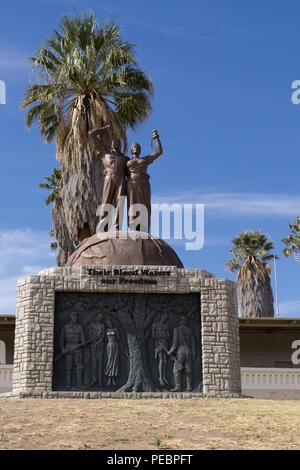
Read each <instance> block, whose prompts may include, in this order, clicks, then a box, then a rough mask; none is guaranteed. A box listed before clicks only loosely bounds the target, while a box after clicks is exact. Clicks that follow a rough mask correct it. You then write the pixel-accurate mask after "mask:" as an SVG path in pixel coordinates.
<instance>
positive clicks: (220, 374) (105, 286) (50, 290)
mask: <svg viewBox="0 0 300 470" xmlns="http://www.w3.org/2000/svg"><path fill="white" fill-rule="evenodd" d="M92 269H95V270H100V269H106V270H107V269H108V267H107V266H103V267H102V268H101V267H99V266H96V267H93V266H91V267H90V266H88V267H87V266H82V267H80V268H50V269H47V270H44V271H42V272H40V273H39V275H37V276H27V277H25V278H22V279H20V280H19V282H18V288H17V313H16V330H15V353H14V354H15V356H14V370H13V390H12V396H71V395H72V396H84V395H86V397H95V398H99V397H102V396H116V395H118V398H119V395H120V394H115V395H114V394H113V393H112V394H105V393H102V394H101V393H94V394H89V393H88V392H77V393H76V392H63V393H61V392H53V389H52V371H53V344H54V338H53V336H54V308H55V292H138V293H148V292H154V293H177V294H180V293H197V292H199V295H200V299H201V325H202V367H203V371H202V372H203V393H202V394H197V396H205V397H231V396H239V394H240V392H241V381H240V355H239V324H238V313H237V300H236V298H237V297H236V287H235V284H234V283H233V282H231V281H228V280H226V279H215V277H214V276H213V275H212V274H210V273H207V272H205V271H203V270H200V269H179V268H176V267H166V266H162V267H157V266H155V267H153V266H112V267H109V269H111V270H114V269H122V270H123V271H124V270H128V271H130V270H133V269H140V270H141V269H143V270H146V269H149V270H159V271H160V272H161V271H168V272H170V274H169V275H167V276H164V275H159V276H153V279H155V280H156V284H149V285H148V284H138V283H136V282H135V280H134V279H135V278H134V276H130V275H127V276H126V279H127V281H128V282H126V283H119V282H116V283H114V284H109V283H103V282H102V280H103V277H102V276H98V275H91V274H90V273H91V270H92ZM128 395H130V394H128V393H126V394H124V396H126V397H127V396H128ZM135 395H137V394H135ZM140 395H141V396H143V395H145V394H143V393H141V394H140ZM147 395H149V394H147ZM161 395H164V396H165V397H167V395H168V397H170V398H171V397H177V396H178V394H176V393H173V394H172V393H170V394H153V397H160V396H161ZM181 395H184V396H191V394H181Z"/></svg>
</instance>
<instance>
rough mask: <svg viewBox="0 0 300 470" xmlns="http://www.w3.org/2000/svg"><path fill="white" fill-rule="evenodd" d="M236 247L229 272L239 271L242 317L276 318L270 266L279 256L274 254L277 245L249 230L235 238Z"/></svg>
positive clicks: (231, 251)
mask: <svg viewBox="0 0 300 470" xmlns="http://www.w3.org/2000/svg"><path fill="white" fill-rule="evenodd" d="M232 243H233V245H234V248H233V249H232V250H230V253H232V254H233V255H234V257H233V258H232V260H230V261H229V262H228V263H227V264H226V268H228V269H230V270H231V272H234V271H236V270H238V271H239V272H238V275H237V286H238V298H239V303H240V307H241V314H242V316H243V317H274V306H273V303H274V300H273V293H272V287H271V282H270V274H271V266H270V264H268V263H266V261H269V260H271V259H273V258H274V256H275V255H273V254H271V251H272V250H273V249H274V246H273V242H272V241H270V237H268V236H266V235H264V234H262V233H261V232H260V231H259V230H256V231H252V230H248V231H245V232H243V233H240V234H239V235H238V236H237V237H235V238H233V240H232ZM275 257H276V258H277V256H275Z"/></svg>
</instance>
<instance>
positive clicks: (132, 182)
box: [126, 129, 163, 232]
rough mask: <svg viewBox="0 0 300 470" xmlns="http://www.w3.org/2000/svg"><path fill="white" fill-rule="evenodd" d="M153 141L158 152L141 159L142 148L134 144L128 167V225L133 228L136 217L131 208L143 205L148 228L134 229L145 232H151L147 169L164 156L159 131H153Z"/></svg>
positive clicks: (149, 191)
mask: <svg viewBox="0 0 300 470" xmlns="http://www.w3.org/2000/svg"><path fill="white" fill-rule="evenodd" d="M152 139H155V143H156V152H154V153H151V154H150V155H147V156H145V157H140V153H141V146H140V144H138V143H137V142H135V143H134V144H132V146H131V153H132V159H131V160H129V161H128V162H127V163H126V165H127V171H128V181H127V205H128V214H129V215H128V225H129V228H132V227H133V223H134V220H135V217H136V215H135V214H132V213H130V208H131V207H132V206H133V205H134V204H143V205H144V206H145V207H146V209H147V215H148V217H147V221H145V224H147V226H143V227H141V226H138V227H134V228H135V230H142V231H144V232H149V231H150V220H151V189H150V183H149V178H150V176H149V175H148V174H147V167H148V165H150V164H151V163H153V162H154V160H156V158H158V157H159V156H160V155H161V154H162V152H163V151H162V146H161V142H160V140H159V135H158V133H157V130H156V129H154V130H153V131H152Z"/></svg>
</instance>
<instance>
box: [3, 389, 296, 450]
mask: <svg viewBox="0 0 300 470" xmlns="http://www.w3.org/2000/svg"><path fill="white" fill-rule="evenodd" d="M299 448H300V401H273V400H254V399H183V400H177V399H169V400H161V399H154V400H153V399H152V400H150V399H149V400H125V399H123V400H117V399H115V400H113V399H102V400H92V399H60V400H57V399H45V400H42V399H8V398H1V399H0V450H4V449H10V450H13V449H18V450H60V449H61V450H66V449H70V450H81V449H87V450H88V449H99V450H101V449H103V450H104V449H110V450H111V449H113V450H125V449H130V450H141V449H150V450H153V449H156V450H158V449H170V450H171V449H172V450H178V449H179V450H183V449H184V450H185V449H190V450H194V449H299Z"/></svg>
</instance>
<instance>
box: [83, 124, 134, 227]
mask: <svg viewBox="0 0 300 470" xmlns="http://www.w3.org/2000/svg"><path fill="white" fill-rule="evenodd" d="M110 127H111V126H110V125H108V126H105V127H100V128H98V129H94V130H93V131H90V132H89V134H90V136H91V138H92V139H93V142H94V144H95V146H96V148H97V150H98V154H99V156H100V157H101V158H102V162H103V165H104V184H103V191H102V201H101V203H102V204H111V205H112V206H113V207H114V208H115V216H114V221H113V226H112V229H113V230H114V231H117V230H120V228H121V227H120V225H121V215H122V214H121V208H120V198H121V196H125V195H126V175H127V167H126V163H127V162H128V161H129V157H127V156H126V155H124V154H123V153H122V152H121V141H120V139H114V140H113V141H112V143H111V148H110V149H108V148H106V146H105V144H104V142H103V141H102V140H101V139H99V138H98V137H99V136H100V135H101V134H102V133H103V132H105V130H107V129H109V128H110ZM103 218H104V214H101V216H100V222H101V220H102V219H103ZM104 228H105V230H106V231H107V227H104Z"/></svg>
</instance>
